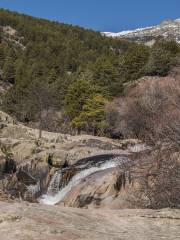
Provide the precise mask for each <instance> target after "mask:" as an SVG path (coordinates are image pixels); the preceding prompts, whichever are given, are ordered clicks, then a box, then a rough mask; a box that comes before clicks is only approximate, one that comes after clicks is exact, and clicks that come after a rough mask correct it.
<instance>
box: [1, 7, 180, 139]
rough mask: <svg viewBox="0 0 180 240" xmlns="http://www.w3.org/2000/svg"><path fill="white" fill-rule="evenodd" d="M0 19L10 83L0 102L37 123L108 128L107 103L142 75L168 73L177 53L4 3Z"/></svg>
mask: <svg viewBox="0 0 180 240" xmlns="http://www.w3.org/2000/svg"><path fill="white" fill-rule="evenodd" d="M0 26H1V27H0V30H1V31H0V70H1V71H0V81H1V84H2V85H6V84H8V85H10V86H11V87H10V89H9V90H8V91H7V92H6V94H4V95H3V99H2V108H3V110H5V111H6V112H8V113H10V114H12V115H14V116H15V117H16V118H17V119H18V120H20V121H22V122H25V123H26V124H30V123H31V124H32V123H35V122H36V123H38V124H39V127H40V128H41V129H47V130H53V131H64V132H70V131H71V132H74V131H75V130H77V131H78V132H80V131H85V132H88V133H91V134H95V135H108V134H109V132H108V121H107V117H106V115H107V114H106V109H107V108H106V106H107V104H108V102H111V101H112V100H113V99H114V98H117V97H121V96H123V94H124V87H125V85H127V83H132V82H134V81H136V80H137V79H139V78H140V77H143V76H145V75H148V76H166V75H167V74H168V73H169V71H170V70H171V69H172V68H173V67H174V66H175V65H178V63H179V59H180V47H179V45H178V44H177V43H176V42H174V41H164V40H162V39H159V40H157V42H156V43H155V44H154V45H153V47H152V48H150V47H147V46H144V45H141V44H136V43H130V42H128V41H125V40H118V39H112V38H107V37H105V36H102V35H101V34H100V33H98V32H94V31H91V30H85V29H83V28H80V27H78V26H72V25H67V24H62V23H58V22H50V21H47V20H43V19H37V18H33V17H30V16H25V15H22V14H17V13H13V12H9V11H6V10H3V9H1V10H0ZM118 136H120V135H118Z"/></svg>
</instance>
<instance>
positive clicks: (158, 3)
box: [0, 0, 180, 32]
mask: <svg viewBox="0 0 180 240" xmlns="http://www.w3.org/2000/svg"><path fill="white" fill-rule="evenodd" d="M0 8H5V9H9V10H13V11H17V12H20V13H25V14H28V15H31V16H35V17H40V18H46V19H50V20H55V21H59V22H64V23H70V24H73V25H79V26H82V27H85V28H89V29H94V30H97V31H103V32H119V31H123V30H129V29H135V28H138V27H147V26H152V25H156V24H159V23H160V22H161V21H163V20H166V19H176V18H180V0H0Z"/></svg>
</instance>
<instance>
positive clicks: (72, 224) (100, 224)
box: [0, 202, 180, 240]
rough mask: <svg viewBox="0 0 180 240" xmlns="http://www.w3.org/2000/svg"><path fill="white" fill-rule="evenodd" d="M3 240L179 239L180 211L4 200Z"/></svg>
mask: <svg viewBox="0 0 180 240" xmlns="http://www.w3.org/2000/svg"><path fill="white" fill-rule="evenodd" d="M0 239H2V240H36V239H37V240H46V239H47V240H76V239H81V240H96V239H98V240H111V239H112V240H159V239H167V240H176V239H180V210H175V209H174V210H170V209H164V210H161V211H154V210H141V209H136V210H129V209H128V210H115V211H113V210H84V209H75V208H63V207H58V206H45V205H40V204H28V203H5V202H0Z"/></svg>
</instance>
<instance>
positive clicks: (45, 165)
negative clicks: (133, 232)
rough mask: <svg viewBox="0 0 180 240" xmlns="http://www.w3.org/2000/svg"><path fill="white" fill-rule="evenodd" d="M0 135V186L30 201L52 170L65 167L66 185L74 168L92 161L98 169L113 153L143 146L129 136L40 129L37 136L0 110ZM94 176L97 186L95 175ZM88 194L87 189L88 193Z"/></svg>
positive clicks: (126, 153)
mask: <svg viewBox="0 0 180 240" xmlns="http://www.w3.org/2000/svg"><path fill="white" fill-rule="evenodd" d="M0 136H1V137H0V147H1V152H0V189H2V190H4V192H6V193H8V194H10V195H11V196H13V197H15V198H20V199H21V198H22V199H26V200H30V201H34V200H35V199H36V198H37V197H38V196H39V195H40V194H42V193H43V192H46V190H47V187H48V185H49V183H50V181H51V179H52V177H53V176H54V174H55V173H56V171H57V170H59V169H61V168H63V167H66V168H67V167H68V169H67V171H66V172H65V174H64V176H63V177H64V180H63V183H62V184H63V185H66V184H67V183H68V182H69V180H71V178H72V177H73V176H74V175H75V174H77V172H78V171H81V170H83V169H84V168H91V167H93V166H95V164H96V161H97V166H96V168H97V170H98V169H99V167H100V164H101V161H102V163H103V161H105V159H104V158H107V160H108V159H109V158H112V156H116V155H120V156H130V155H131V154H132V152H134V151H136V148H137V149H138V148H140V149H141V147H143V145H142V146H141V144H140V143H139V141H138V140H133V139H130V140H122V141H117V140H111V139H108V138H103V137H94V136H88V135H82V136H70V135H63V134H58V133H51V132H43V137H42V138H41V139H38V130H37V129H31V128H28V127H25V126H23V125H21V124H20V123H17V122H15V121H14V119H12V118H11V117H10V116H9V115H7V114H5V113H3V112H0ZM134 146H135V147H134ZM88 157H92V158H89V159H87V158H88ZM102 158H103V159H102ZM81 159H82V160H81ZM98 159H99V160H100V162H99V160H98ZM101 159H102V160H101ZM79 160H81V161H80V162H79ZM120 160H121V159H120ZM93 164H94V165H93ZM86 165H87V166H86ZM82 166H83V169H81V168H82ZM96 168H95V170H96ZM111 175H112V176H113V175H114V173H113V171H112V172H109V176H111ZM118 177H119V175H118V174H115V176H114V177H112V181H110V182H109V183H108V182H107V184H109V185H111V187H113V186H114V184H115V183H116V182H117V180H118ZM95 179H97V186H98V185H99V184H100V182H99V181H98V177H97V178H95ZM92 192H93V190H92ZM115 192H116V191H115ZM115 192H114V193H113V195H115V194H116V193H115ZM92 194H93V193H92ZM92 194H90V193H89V196H88V197H90V195H92ZM78 195H80V194H78ZM93 195H94V194H93ZM111 195H112V194H111V193H109V194H107V196H111ZM77 197H78V196H77ZM102 197H103V196H102ZM84 202H85V203H86V199H85V201H84ZM92 202H93V201H92ZM67 205H72V204H70V203H69V204H67ZM85 205H87V204H85ZM74 206H75V205H74Z"/></svg>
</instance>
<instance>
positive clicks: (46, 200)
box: [39, 157, 125, 205]
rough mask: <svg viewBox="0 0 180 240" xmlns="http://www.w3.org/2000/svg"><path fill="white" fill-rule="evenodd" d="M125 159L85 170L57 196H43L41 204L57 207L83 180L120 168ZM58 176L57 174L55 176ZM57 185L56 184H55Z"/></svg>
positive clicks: (116, 159) (118, 159) (117, 159)
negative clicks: (94, 174)
mask: <svg viewBox="0 0 180 240" xmlns="http://www.w3.org/2000/svg"><path fill="white" fill-rule="evenodd" d="M124 161H125V159H124V158H123V157H121V158H119V157H118V158H114V159H112V160H110V161H106V162H105V163H101V164H100V165H97V166H92V167H90V168H89V169H84V170H82V171H81V172H79V173H78V174H76V175H75V176H74V177H73V178H72V179H71V180H70V181H69V183H68V184H67V185H66V186H65V187H64V188H62V189H60V191H58V192H57V193H56V194H55V195H52V194H51V195H49V194H48V193H47V194H45V195H43V196H42V197H41V199H40V200H39V202H40V203H43V204H47V205H55V204H56V203H58V202H60V201H62V200H63V198H64V197H65V196H66V194H67V193H69V192H70V191H71V189H72V188H73V187H75V186H76V185H77V184H78V183H79V182H80V181H81V180H82V179H84V178H85V177H87V176H89V175H91V174H92V173H95V172H98V171H102V170H105V169H109V168H115V167H117V166H119V165H120V164H122V163H124ZM55 175H56V174H55ZM54 177H55V179H57V175H56V176H54ZM55 185H56V184H55Z"/></svg>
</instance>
